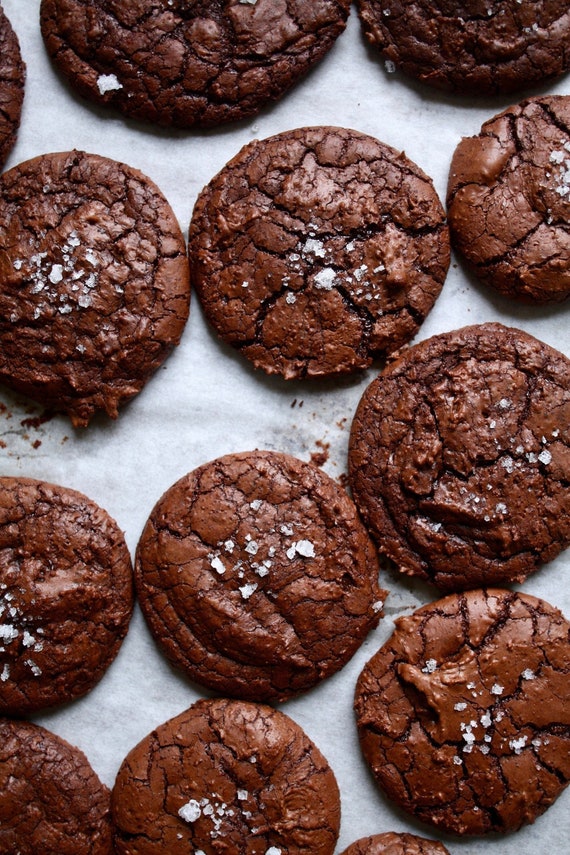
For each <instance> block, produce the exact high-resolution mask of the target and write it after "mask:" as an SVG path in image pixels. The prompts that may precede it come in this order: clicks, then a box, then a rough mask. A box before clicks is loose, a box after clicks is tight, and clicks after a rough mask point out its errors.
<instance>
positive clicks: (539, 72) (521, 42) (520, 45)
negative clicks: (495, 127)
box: [358, 0, 570, 95]
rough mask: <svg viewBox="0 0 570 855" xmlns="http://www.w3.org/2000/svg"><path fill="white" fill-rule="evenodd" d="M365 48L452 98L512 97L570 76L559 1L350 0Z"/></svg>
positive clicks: (566, 24)
mask: <svg viewBox="0 0 570 855" xmlns="http://www.w3.org/2000/svg"><path fill="white" fill-rule="evenodd" d="M358 5H359V13H360V19H361V22H362V26H363V30H364V33H365V35H366V37H367V39H368V41H369V42H370V43H371V44H373V45H374V46H375V47H377V48H378V49H379V50H380V52H381V55H382V56H383V57H384V59H385V61H386V65H387V68H388V70H393V69H394V68H398V69H401V70H402V71H404V72H405V73H406V74H409V75H410V76H411V77H415V78H417V79H418V80H421V81H422V83H427V84H429V85H430V86H434V87H436V88H437V89H443V90H446V91H449V92H453V93H455V94H460V95H491V94H502V93H507V92H513V91H516V90H520V89H524V88H526V87H529V86H533V85H534V84H538V83H544V82H546V81H548V80H551V79H553V78H556V77H558V76H560V75H561V74H563V73H564V72H566V71H568V69H569V68H570V50H569V49H568V41H569V38H570V9H569V8H568V3H567V2H566V0H535V2H533V3H523V2H521V0H492V2H487V0H485V2H483V0H475V2H473V0H463V2H459V3H449V2H448V0H411V2H410V0H358Z"/></svg>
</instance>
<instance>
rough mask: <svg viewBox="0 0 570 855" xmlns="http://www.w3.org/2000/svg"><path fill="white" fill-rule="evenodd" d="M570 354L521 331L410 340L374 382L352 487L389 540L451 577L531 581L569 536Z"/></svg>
mask: <svg viewBox="0 0 570 855" xmlns="http://www.w3.org/2000/svg"><path fill="white" fill-rule="evenodd" d="M569 445H570V360H568V359H567V358H566V357H565V356H564V355H563V354H562V353H559V352H558V351H556V350H554V348H551V347H549V346H548V345H546V344H545V343H543V342H541V341H538V340H537V339H535V338H533V337H532V336H530V335H528V334H527V333H525V332H522V331H521V330H517V329H514V328H508V327H504V326H502V325H500V324H481V325H476V326H472V327H464V328H463V329H460V330H455V331H453V332H450V333H443V334H442V335H438V336H433V337H432V338H430V339H427V340H426V341H423V342H421V343H420V344H418V345H415V346H414V347H412V348H409V349H407V350H404V351H402V352H401V354H399V356H398V357H397V358H395V359H394V361H393V362H392V363H391V364H389V365H388V367H387V368H386V370H385V371H384V372H383V374H381V375H380V376H379V377H378V378H376V380H374V381H373V382H372V383H371V384H370V386H369V387H368V389H367V390H366V391H365V393H364V395H363V396H362V399H361V401H360V403H359V405H358V408H357V411H356V414H355V417H354V421H353V425H352V430H351V438H350V447H349V479H350V484H351V487H352V493H353V498H354V500H355V503H356V505H357V507H358V508H359V510H360V512H361V514H362V517H363V519H364V522H365V524H366V525H367V527H368V528H369V530H370V531H371V533H372V534H373V536H374V538H375V540H376V542H377V545H378V548H379V550H380V551H381V552H382V553H383V554H384V555H386V556H387V557H388V558H390V559H392V560H393V561H394V563H395V564H396V566H397V568H398V569H399V570H400V571H402V572H404V573H407V574H410V575H413V576H420V577H422V578H424V579H426V580H428V581H431V582H433V583H435V585H437V586H438V587H439V588H440V589H441V590H443V591H448V590H460V589H463V588H472V587H478V586H479V585H490V584H494V585H495V584H507V583H509V582H514V581H519V582H520V581H523V580H524V579H525V578H526V577H527V576H528V575H529V573H532V572H533V571H534V570H536V569H537V568H538V567H540V566H541V565H542V564H544V563H546V562H547V561H550V560H551V559H553V558H554V557H555V556H556V555H557V554H558V553H559V552H560V551H561V550H563V549H565V548H566V547H567V546H568V545H569V544H570V486H569V484H570V450H569Z"/></svg>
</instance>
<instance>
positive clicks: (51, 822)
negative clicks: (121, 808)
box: [0, 719, 112, 855]
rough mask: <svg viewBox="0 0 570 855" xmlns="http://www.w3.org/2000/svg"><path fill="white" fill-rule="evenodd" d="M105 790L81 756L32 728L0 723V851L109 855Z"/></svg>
mask: <svg viewBox="0 0 570 855" xmlns="http://www.w3.org/2000/svg"><path fill="white" fill-rule="evenodd" d="M111 845H112V840H111V822H110V800H109V791H108V789H107V787H105V786H104V785H103V784H102V783H101V782H100V781H99V779H98V777H97V776H96V774H95V773H94V771H93V770H92V768H91V766H90V765H89V762H88V760H87V758H86V757H85V755H84V754H83V753H82V752H81V751H79V749H77V748H75V747H74V746H72V745H69V743H67V742H66V741H65V740H63V739H61V738H60V737H59V736H56V735H55V734H54V733H51V732H50V731H48V730H46V729H45V728H43V727H40V726H39V725H36V724H31V723H30V722H24V721H9V720H8V719H0V852H5V853H16V852H17V853H18V855H38V853H40V852H41V853H42V855H109V853H110V852H111Z"/></svg>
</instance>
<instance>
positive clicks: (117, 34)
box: [41, 0, 350, 127]
mask: <svg viewBox="0 0 570 855" xmlns="http://www.w3.org/2000/svg"><path fill="white" fill-rule="evenodd" d="M349 10H350V2H349V0H199V2H192V3H189V2H187V0H129V3H128V4H125V3H124V2H120V0H42V4H41V29H42V34H43V38H44V42H45V44H46V48H47V51H48V53H49V54H50V56H51V57H52V59H53V61H54V62H55V64H56V65H57V67H58V68H59V69H60V71H62V73H63V74H64V75H65V76H66V77H67V78H68V80H69V81H70V83H71V84H72V86H74V87H75V88H76V89H77V90H78V91H79V92H80V93H81V95H83V96H84V97H86V98H88V99H90V100H92V101H95V102H97V103H99V104H104V105H112V106H114V107H116V108H118V109H119V110H120V111H121V112H123V113H124V114H125V115H127V116H130V117H132V118H136V119H142V120H145V121H149V122H153V123H156V124H160V125H173V126H176V127H190V126H192V125H215V124H220V123H223V122H229V121H236V120H238V119H244V118H246V117H248V116H251V115H253V114H255V113H257V112H258V111H259V110H260V109H261V108H262V107H263V106H265V105H266V104H267V103H269V102H272V101H275V100H277V99H279V98H280V97H282V95H283V94H284V93H285V92H286V91H287V90H288V89H289V88H290V87H291V86H293V84H295V83H296V82H297V81H298V80H299V78H301V77H302V76H303V75H304V74H306V73H307V72H308V71H309V69H310V68H311V67H312V66H313V65H315V63H317V62H318V61H319V60H320V59H322V58H323V56H324V55H325V54H326V53H327V52H328V51H329V50H330V48H331V47H332V46H333V44H334V42H335V40H336V39H337V37H338V36H339V35H340V33H342V31H343V30H344V28H345V26H346V19H347V17H348V14H349Z"/></svg>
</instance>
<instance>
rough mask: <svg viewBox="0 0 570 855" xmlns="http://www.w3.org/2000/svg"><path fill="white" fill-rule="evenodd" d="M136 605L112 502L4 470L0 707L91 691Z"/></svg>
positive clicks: (16, 709) (0, 483) (9, 710)
mask: <svg viewBox="0 0 570 855" xmlns="http://www.w3.org/2000/svg"><path fill="white" fill-rule="evenodd" d="M132 607H133V586H132V572H131V560H130V556H129V553H128V550H127V547H126V544H125V541H124V538H123V535H122V533H121V532H120V530H119V529H118V527H117V524H116V523H115V522H114V520H112V519H111V518H110V517H109V515H108V514H107V513H106V511H104V510H102V508H100V507H99V506H98V505H96V504H95V502H93V501H91V500H90V499H88V498H87V497H86V496H84V495H82V494H81V493H78V492H76V491H75V490H70V489H67V488H64V487H58V486H55V485H53V484H47V483H45V482H43V481H35V480H32V479H30V478H0V713H3V714H9V715H12V714H16V713H23V712H24V713H25V712H30V711H32V710H37V709H41V708H43V707H48V706H50V705H52V704H60V703H63V702H64V701H69V700H71V699H72V698H77V697H79V696H81V695H83V694H85V693H86V692H87V691H89V689H91V688H92V687H93V686H94V685H95V683H96V682H97V681H98V680H99V679H100V678H101V677H102V675H103V673H104V672H105V670H106V669H107V667H108V666H109V665H110V663H111V662H112V660H113V659H114V658H115V656H116V654H117V652H118V650H119V646H120V644H121V642H122V640H123V638H124V636H125V634H126V632H127V627H128V624H129V619H130V616H131V612H132Z"/></svg>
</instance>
